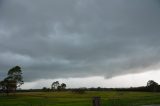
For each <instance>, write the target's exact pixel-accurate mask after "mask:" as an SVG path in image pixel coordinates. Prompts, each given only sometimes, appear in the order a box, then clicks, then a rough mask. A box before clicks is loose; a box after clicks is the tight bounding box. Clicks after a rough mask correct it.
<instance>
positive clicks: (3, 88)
mask: <svg viewBox="0 0 160 106" xmlns="http://www.w3.org/2000/svg"><path fill="white" fill-rule="evenodd" d="M22 84H24V81H23V73H22V70H21V67H20V66H15V67H13V68H11V69H9V71H8V73H7V76H6V77H5V78H4V79H3V80H2V81H0V92H1V93H6V94H7V95H8V94H9V93H10V92H16V91H17V88H18V87H20V86H21V85H22ZM66 87H67V85H66V84H65V83H60V82H59V81H55V82H53V83H52V84H51V87H50V88H47V87H43V88H42V89H30V90H18V92H23V91H27V92H30V91H72V92H77V93H84V91H147V92H160V85H159V84H158V83H157V82H155V81H153V80H149V81H148V82H147V84H146V86H142V87H130V88H101V87H97V88H85V87H84V88H76V89H74V88H70V89H69V88H68V89H66Z"/></svg>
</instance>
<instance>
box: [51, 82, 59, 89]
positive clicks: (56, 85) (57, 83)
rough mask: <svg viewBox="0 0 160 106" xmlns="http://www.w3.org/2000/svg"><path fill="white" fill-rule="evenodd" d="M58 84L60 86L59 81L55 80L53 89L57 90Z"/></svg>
mask: <svg viewBox="0 0 160 106" xmlns="http://www.w3.org/2000/svg"><path fill="white" fill-rule="evenodd" d="M58 86H59V81H55V82H53V83H52V85H51V89H54V90H56V89H57V88H58Z"/></svg>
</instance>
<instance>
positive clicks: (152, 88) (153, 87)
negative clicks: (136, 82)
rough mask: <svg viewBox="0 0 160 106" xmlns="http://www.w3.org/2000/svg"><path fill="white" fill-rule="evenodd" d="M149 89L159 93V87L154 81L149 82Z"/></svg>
mask: <svg viewBox="0 0 160 106" xmlns="http://www.w3.org/2000/svg"><path fill="white" fill-rule="evenodd" d="M147 88H149V90H150V91H157V90H158V88H159V85H158V83H157V82H155V81H153V80H149V81H148V82H147Z"/></svg>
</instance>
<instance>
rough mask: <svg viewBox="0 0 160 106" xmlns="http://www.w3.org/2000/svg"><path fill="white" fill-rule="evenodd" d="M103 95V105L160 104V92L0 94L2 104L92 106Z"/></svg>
mask: <svg viewBox="0 0 160 106" xmlns="http://www.w3.org/2000/svg"><path fill="white" fill-rule="evenodd" d="M95 96H99V97H101V104H102V106H141V105H146V104H160V93H153V92H120V91H87V92H85V93H84V94H78V93H73V92H70V91H66V92H23V93H16V94H10V95H9V96H6V95H4V94H0V106H92V97H95Z"/></svg>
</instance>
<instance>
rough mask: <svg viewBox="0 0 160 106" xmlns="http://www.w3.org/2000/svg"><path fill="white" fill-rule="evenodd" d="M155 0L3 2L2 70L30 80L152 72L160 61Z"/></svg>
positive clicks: (159, 5) (0, 9)
mask: <svg viewBox="0 0 160 106" xmlns="http://www.w3.org/2000/svg"><path fill="white" fill-rule="evenodd" d="M159 11H160V3H159V1H157V0H152V1H150V0H141V1H139V0H134V1H132V0H86V1H83V2H82V0H45V1H44V0H34V1H33V0H12V1H9V0H1V1H0V68H1V69H2V71H1V72H0V73H4V71H3V70H8V68H10V67H12V66H14V65H21V67H23V69H24V75H25V79H26V80H35V79H41V78H62V77H84V76H86V77H87V76H106V77H108V78H109V77H113V76H117V75H123V74H128V73H138V72H143V71H148V70H149V69H151V68H155V67H158V66H159V61H160V56H159V52H160V47H159V44H160V43H159V39H160V36H159V34H160V21H159V19H160V13H159Z"/></svg>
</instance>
